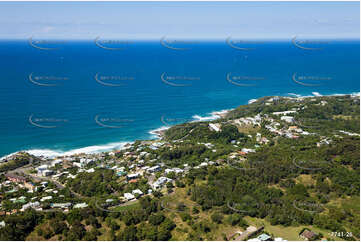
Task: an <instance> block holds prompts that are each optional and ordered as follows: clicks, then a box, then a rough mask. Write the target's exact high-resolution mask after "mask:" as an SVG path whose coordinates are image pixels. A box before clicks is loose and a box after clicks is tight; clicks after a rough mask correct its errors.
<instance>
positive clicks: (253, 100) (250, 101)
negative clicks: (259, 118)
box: [248, 99, 257, 104]
mask: <svg viewBox="0 0 361 242" xmlns="http://www.w3.org/2000/svg"><path fill="white" fill-rule="evenodd" d="M254 102H257V99H250V100H249V101H248V104H251V103H254Z"/></svg>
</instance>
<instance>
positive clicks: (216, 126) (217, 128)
mask: <svg viewBox="0 0 361 242" xmlns="http://www.w3.org/2000/svg"><path fill="white" fill-rule="evenodd" d="M209 128H210V129H211V130H213V131H216V132H220V131H221V125H220V124H212V123H211V124H209Z"/></svg>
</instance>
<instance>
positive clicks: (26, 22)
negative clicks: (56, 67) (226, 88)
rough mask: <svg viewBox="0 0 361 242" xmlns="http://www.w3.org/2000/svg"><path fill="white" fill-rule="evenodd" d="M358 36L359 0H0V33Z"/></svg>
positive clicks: (78, 36)
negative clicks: (140, 0) (50, 0)
mask: <svg viewBox="0 0 361 242" xmlns="http://www.w3.org/2000/svg"><path fill="white" fill-rule="evenodd" d="M296 35H299V36H307V37H309V38H338V39H348V38H356V39H359V37H360V5H359V2H0V39H29V38H30V37H33V38H54V39H94V38H95V37H98V36H101V38H108V39H110V38H113V39H144V40H147V39H159V38H162V37H165V36H166V37H167V38H174V39H175V38H184V39H224V38H227V37H229V36H232V37H242V38H248V39H289V38H291V37H293V36H296Z"/></svg>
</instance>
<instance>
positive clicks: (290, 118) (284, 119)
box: [281, 116, 294, 123]
mask: <svg viewBox="0 0 361 242" xmlns="http://www.w3.org/2000/svg"><path fill="white" fill-rule="evenodd" d="M281 120H283V121H286V122H287V123H293V122H294V118H293V117H292V116H282V117H281Z"/></svg>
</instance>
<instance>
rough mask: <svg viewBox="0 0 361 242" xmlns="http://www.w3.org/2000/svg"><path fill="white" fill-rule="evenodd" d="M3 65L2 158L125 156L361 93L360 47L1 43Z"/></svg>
mask: <svg viewBox="0 0 361 242" xmlns="http://www.w3.org/2000/svg"><path fill="white" fill-rule="evenodd" d="M0 57H1V58H0V62H1V65H0V66H1V67H0V68H1V73H2V75H1V88H0V108H1V117H0V157H2V156H5V155H8V154H11V153H13V152H17V151H20V150H26V151H29V152H30V153H32V154H36V155H48V156H51V155H61V154H72V153H78V152H101V151H107V150H112V149H118V148H121V147H122V146H123V145H124V144H125V143H126V142H132V141H134V140H139V139H156V138H157V136H156V135H155V134H154V132H152V131H154V130H157V129H159V128H165V127H169V126H171V125H174V124H178V123H184V122H189V121H195V120H211V119H214V118H216V116H215V115H214V113H212V112H214V111H219V110H227V109H231V108H235V107H237V106H239V105H242V104H247V103H248V102H249V100H251V99H256V98H259V97H263V96H272V95H278V96H309V95H333V94H350V93H359V92H360V43H359V40H327V41H323V42H322V41H321V42H316V41H315V42H313V43H312V41H309V42H295V41H293V42H292V40H287V41H286V40H282V41H263V42H261V41H253V42H252V41H249V42H247V41H235V40H229V39H228V40H227V41H226V40H225V41H189V40H188V42H187V41H178V42H177V41H173V42H171V41H167V40H162V41H104V40H100V39H96V40H95V41H93V40H89V41H67V40H61V41H44V40H43V41H41V40H33V39H30V40H2V41H0Z"/></svg>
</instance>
